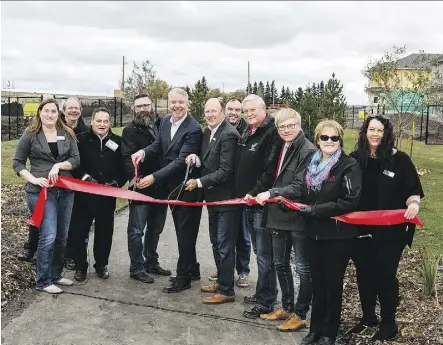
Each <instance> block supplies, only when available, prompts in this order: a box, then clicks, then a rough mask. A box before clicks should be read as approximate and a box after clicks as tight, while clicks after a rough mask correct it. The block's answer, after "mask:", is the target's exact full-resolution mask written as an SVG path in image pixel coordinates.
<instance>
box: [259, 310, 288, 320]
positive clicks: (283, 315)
mask: <svg viewBox="0 0 443 345" xmlns="http://www.w3.org/2000/svg"><path fill="white" fill-rule="evenodd" d="M292 315H293V314H292V313H288V312H286V311H284V310H283V308H278V309H275V310H274V311H273V312H272V313H269V314H261V315H260V318H262V319H263V320H267V321H275V320H287V319H289V318H290V317H291V316H292Z"/></svg>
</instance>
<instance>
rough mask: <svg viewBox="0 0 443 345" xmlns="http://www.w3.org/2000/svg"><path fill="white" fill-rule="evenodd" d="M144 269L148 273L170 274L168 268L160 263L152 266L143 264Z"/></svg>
mask: <svg viewBox="0 0 443 345" xmlns="http://www.w3.org/2000/svg"><path fill="white" fill-rule="evenodd" d="M145 270H146V272H148V273H153V274H158V275H161V276H170V275H171V274H172V273H171V271H170V270H167V269H165V268H163V267H161V266H160V264H157V265H154V266H148V265H145Z"/></svg>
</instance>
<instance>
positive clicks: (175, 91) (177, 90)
mask: <svg viewBox="0 0 443 345" xmlns="http://www.w3.org/2000/svg"><path fill="white" fill-rule="evenodd" d="M172 95H180V96H184V97H186V100H188V99H189V95H188V93H187V92H186V91H185V90H183V89H181V88H179V87H175V88H173V89H172V90H171V91H169V92H168V99H170V98H171V96H172Z"/></svg>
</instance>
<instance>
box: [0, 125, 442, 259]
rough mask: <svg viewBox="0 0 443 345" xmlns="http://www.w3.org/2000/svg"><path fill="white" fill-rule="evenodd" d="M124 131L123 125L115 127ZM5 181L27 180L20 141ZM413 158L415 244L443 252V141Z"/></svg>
mask: <svg viewBox="0 0 443 345" xmlns="http://www.w3.org/2000/svg"><path fill="white" fill-rule="evenodd" d="M113 131H114V133H116V134H119V135H121V132H122V128H115V129H113ZM357 133H358V132H357V130H351V129H348V130H346V132H345V150H346V152H348V153H349V152H351V151H352V150H353V149H354V147H355V138H356V135H357ZM1 145H2V148H1V153H2V185H6V184H8V185H10V184H13V185H23V184H24V181H23V179H22V178H20V177H18V176H17V175H16V174H15V173H14V171H13V170H12V158H13V157H14V152H15V147H16V145H17V141H16V140H14V141H9V142H2V144H1ZM401 149H402V150H403V151H405V152H407V153H408V154H409V143H408V142H407V141H403V142H402V145H401ZM412 160H413V162H414V164H415V165H416V167H417V168H420V169H426V170H427V172H426V174H425V175H423V176H421V182H422V185H423V189H424V192H425V198H424V199H423V201H422V204H421V210H420V217H421V219H422V220H423V222H424V223H425V227H424V228H423V229H421V228H417V231H416V235H415V239H414V244H413V245H414V246H415V247H422V248H423V247H426V248H428V249H431V250H435V251H436V252H438V253H440V254H443V227H442V226H441V225H442V224H443V174H442V172H443V145H439V146H438V145H428V146H426V145H424V144H423V143H421V142H414V146H413V153H412ZM126 204H127V201H126V200H122V199H118V200H117V208H118V209H120V208H121V207H123V206H125V205H126Z"/></svg>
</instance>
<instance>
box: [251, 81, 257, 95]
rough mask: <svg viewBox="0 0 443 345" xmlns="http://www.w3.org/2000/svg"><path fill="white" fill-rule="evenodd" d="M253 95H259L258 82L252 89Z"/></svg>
mask: <svg viewBox="0 0 443 345" xmlns="http://www.w3.org/2000/svg"><path fill="white" fill-rule="evenodd" d="M252 93H253V94H254V95H256V94H257V93H258V86H257V82H256V81H255V82H254V87H253V88H252Z"/></svg>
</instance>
